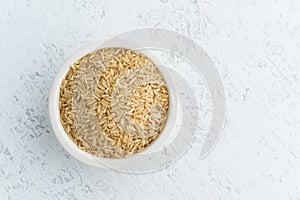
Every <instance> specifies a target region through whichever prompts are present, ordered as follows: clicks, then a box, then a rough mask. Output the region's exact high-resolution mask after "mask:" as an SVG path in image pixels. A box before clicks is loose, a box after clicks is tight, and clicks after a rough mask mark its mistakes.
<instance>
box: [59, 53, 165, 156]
mask: <svg viewBox="0 0 300 200" xmlns="http://www.w3.org/2000/svg"><path fill="white" fill-rule="evenodd" d="M59 108H60V120H61V123H62V126H63V128H64V130H65V132H66V133H67V134H68V136H69V137H70V138H71V139H72V141H73V142H74V143H75V144H76V145H77V146H78V147H79V148H80V149H82V150H84V151H86V152H88V153H91V154H93V155H96V156H98V157H105V158H124V157H127V156H130V155H133V154H135V153H138V152H141V151H142V150H144V149H145V148H146V147H148V146H149V145H150V144H151V143H152V142H153V141H154V140H155V139H156V138H157V137H158V136H159V134H160V133H161V131H162V130H163V128H164V126H165V123H166V120H167V116H168V115H167V114H168V108H169V93H168V89H167V86H166V83H165V81H164V79H163V77H162V75H161V73H160V72H159V70H158V69H157V67H156V66H155V64H154V63H153V62H152V61H151V60H149V59H148V58H147V57H145V56H144V55H142V54H141V53H139V52H136V51H134V50H129V49H122V48H106V49H100V50H97V51H94V52H92V53H90V54H88V55H86V56H84V57H83V58H81V59H80V60H78V61H77V62H75V63H74V64H73V65H71V66H70V70H69V71H68V73H67V75H66V77H65V78H64V80H63V81H62V83H61V88H60V99H59Z"/></svg>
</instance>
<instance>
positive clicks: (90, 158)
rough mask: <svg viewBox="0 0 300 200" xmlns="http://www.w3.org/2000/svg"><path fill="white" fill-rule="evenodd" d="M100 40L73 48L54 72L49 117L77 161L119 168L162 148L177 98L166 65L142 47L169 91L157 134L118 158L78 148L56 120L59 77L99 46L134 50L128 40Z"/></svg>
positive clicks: (58, 115) (61, 141) (174, 114)
mask: <svg viewBox="0 0 300 200" xmlns="http://www.w3.org/2000/svg"><path fill="white" fill-rule="evenodd" d="M101 44H103V42H101V41H98V42H92V43H89V44H87V45H85V46H82V47H81V48H79V49H78V50H76V51H75V52H73V53H72V54H71V55H70V56H69V58H68V59H66V61H65V62H64V64H63V65H62V66H61V67H60V69H59V70H58V72H57V73H56V76H55V78H54V80H53V82H52V86H51V89H50V94H49V99H48V101H49V102H48V109H49V117H50V122H51V126H52V129H53V131H54V133H55V135H56V137H57V139H58V141H59V142H60V144H61V145H62V146H63V147H64V149H65V150H67V152H69V153H70V154H71V155H72V156H73V157H75V158H76V159H78V160H79V161H81V162H83V163H85V164H88V165H91V166H95V167H99V168H106V167H108V166H109V167H117V168H123V167H127V166H128V165H130V164H132V163H136V162H139V161H141V160H142V158H143V155H145V154H149V153H153V152H156V151H157V150H156V148H162V146H163V144H164V142H165V140H167V139H168V137H169V136H170V134H171V132H172V127H173V125H174V123H175V121H176V113H177V108H178V105H177V103H178V102H177V100H176V96H175V94H174V93H173V91H175V87H174V84H173V82H172V79H171V77H170V75H169V73H168V71H167V69H166V68H165V67H162V66H163V65H162V64H161V62H160V61H159V60H158V59H157V58H156V57H155V56H153V55H152V54H151V53H149V52H147V51H145V52H143V53H142V54H143V55H145V56H146V57H148V58H149V59H150V60H151V61H152V62H154V63H155V65H156V66H157V68H158V69H159V71H160V73H161V74H162V76H163V78H164V80H165V82H166V84H167V87H168V91H169V109H168V118H167V121H166V124H165V126H164V128H163V130H162V132H161V133H160V134H159V136H158V138H156V139H155V140H154V141H153V142H152V143H151V144H150V145H149V146H148V147H146V148H145V149H144V150H143V151H142V152H139V153H136V154H134V155H131V156H129V157H126V158H120V159H111V158H103V157H97V156H95V155H92V154H90V153H88V152H85V151H83V150H81V149H80V148H78V146H77V145H76V144H75V143H74V142H73V141H72V140H71V138H70V137H69V136H68V134H67V133H66V132H65V130H64V128H63V126H62V124H61V122H60V111H59V97H60V86H61V82H62V80H63V79H64V78H65V76H66V74H67V72H68V71H69V69H70V65H71V64H73V63H75V62H76V61H78V60H79V59H80V58H82V57H83V56H85V55H87V54H88V53H90V52H93V51H95V50H99V49H102V48H125V49H133V50H135V48H136V45H135V44H132V43H129V42H128V41H115V42H113V43H107V44H105V45H104V46H101ZM135 51H138V52H140V53H141V51H139V50H135ZM99 161H100V162H99Z"/></svg>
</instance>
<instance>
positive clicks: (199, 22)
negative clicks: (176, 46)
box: [0, 0, 300, 200]
mask: <svg viewBox="0 0 300 200" xmlns="http://www.w3.org/2000/svg"><path fill="white" fill-rule="evenodd" d="M145 27H159V28H164V29H169V30H175V31H178V32H180V33H183V34H185V35H186V36H188V37H190V38H192V39H193V40H195V41H196V42H197V43H198V44H199V45H200V46H202V48H203V49H204V50H205V51H206V52H207V53H208V54H209V55H210V56H211V58H212V60H213V62H214V63H215V65H216V67H217V69H218V71H219V73H220V75H221V77H222V81H223V84H224V87H225V94H226V104H227V105H226V124H225V127H224V130H223V133H222V134H223V136H222V138H221V140H220V142H219V143H218V144H217V147H216V148H215V150H214V151H213V152H212V154H210V156H209V157H207V158H206V159H205V160H200V159H199V151H200V147H199V146H198V145H197V142H196V143H194V144H193V146H192V148H191V149H190V150H189V151H188V152H187V153H186V154H185V155H184V156H183V157H182V158H181V159H180V160H179V161H178V162H176V163H175V164H174V165H172V166H170V167H169V168H167V169H164V170H162V171H159V172H156V173H151V174H145V175H132V174H123V173H120V172H116V171H112V170H99V169H96V168H93V167H89V166H86V165H84V164H81V163H79V162H78V161H77V160H75V159H74V158H72V157H70V155H69V154H68V153H67V152H66V151H65V150H64V149H63V148H62V147H61V145H60V144H59V143H58V141H57V140H56V138H55V136H54V134H53V133H52V130H51V128H50V124H49V120H48V112H47V96H48V91H49V88H50V85H51V81H52V79H53V77H54V75H55V73H56V72H57V70H58V69H59V67H60V66H61V64H62V63H63V62H64V60H65V59H66V58H67V57H68V55H70V54H71V53H72V52H73V51H74V50H76V49H77V48H79V47H81V46H82V45H84V44H86V43H89V42H91V41H94V40H99V39H105V38H108V37H110V36H112V35H115V34H117V33H121V32H124V31H128V30H132V29H136V28H145ZM0 55H1V56H0V198H1V199H64V200H65V199H67V200H69V199H70V200H73V199H110V200H113V199H123V200H127V199H128V200H129V199H130V200H131V199H197V200H199V199H230V200H232V199H243V200H246V199H251V200H252V199H264V200H266V199H272V200H275V199H278V200H286V199H292V200H299V199H300V72H299V71H300V70H299V69H300V66H299V65H300V1H299V0H261V1H258V0H227V1H225V0H207V1H204V0H203V1H201V0H198V1H197V0H193V1H183V0H181V1H179V0H178V1H177V2H175V1H170V0H161V1H156V0H151V1H150V0H148V1H141V0H135V1H129V0H128V1H122V0H118V1H108V0H106V1H96V0H91V1H87V0H71V1H62V0H51V1H50V0H49V1H46V0H41V1H38V0H27V1H25V0H24V1H23V0H18V1H17V0H9V1H5V0H0Z"/></svg>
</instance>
